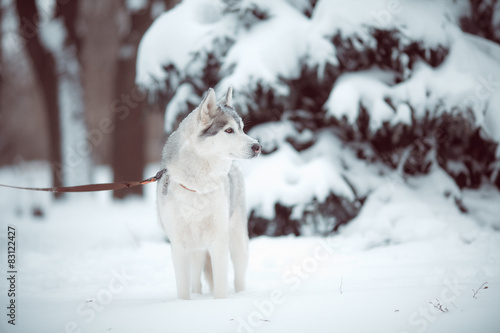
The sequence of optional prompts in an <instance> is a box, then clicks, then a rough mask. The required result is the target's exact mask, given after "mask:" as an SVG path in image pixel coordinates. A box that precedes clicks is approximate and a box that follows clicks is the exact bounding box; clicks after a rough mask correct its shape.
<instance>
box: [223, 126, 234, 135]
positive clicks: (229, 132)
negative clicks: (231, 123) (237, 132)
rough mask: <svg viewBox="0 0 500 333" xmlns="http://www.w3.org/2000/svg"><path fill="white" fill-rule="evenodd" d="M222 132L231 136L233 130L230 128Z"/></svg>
mask: <svg viewBox="0 0 500 333" xmlns="http://www.w3.org/2000/svg"><path fill="white" fill-rule="evenodd" d="M224 132H226V133H228V134H231V133H234V130H233V129H232V128H231V127H229V128H227V129H226V130H225V131H224Z"/></svg>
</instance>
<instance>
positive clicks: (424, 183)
mask: <svg viewBox="0 0 500 333" xmlns="http://www.w3.org/2000/svg"><path fill="white" fill-rule="evenodd" d="M256 161H257V160H256ZM247 167H248V166H247ZM156 168H157V166H151V167H150V168H149V170H148V171H147V172H146V174H147V175H148V176H149V175H150V174H154V172H155V171H156ZM98 175H99V177H97V179H96V180H97V181H106V180H107V179H108V178H109V172H107V171H106V170H101V171H100V172H99V173H98ZM20 176H22V177H20ZM48 177H49V171H48V170H47V169H46V166H45V165H44V164H31V165H26V166H24V167H12V168H2V169H0V183H4V184H5V183H11V184H12V183H17V184H20V185H35V186H43V185H46V184H48V179H49V178H48ZM154 189H155V186H154V185H149V186H146V196H145V198H144V199H138V198H135V199H129V200H126V201H124V202H113V201H112V200H111V193H98V194H93V195H87V194H71V195H68V196H67V198H66V199H65V200H62V201H61V202H54V201H52V200H51V199H50V194H47V193H34V192H21V191H16V190H10V189H0V198H1V200H0V210H1V212H2V213H1V215H0V216H1V217H0V228H1V229H0V239H1V242H0V247H1V250H0V262H1V266H0V267H1V270H2V276H4V278H2V284H1V286H2V287H1V291H0V292H1V297H0V299H1V300H2V304H1V307H2V308H3V309H4V310H3V312H4V313H3V314H2V316H1V317H2V318H3V319H1V324H0V327H1V331H2V332H40V333H42V332H120V333H122V332H305V331H310V332H454V333H455V332H492V333H493V332H498V331H499V330H500V316H498V309H500V233H499V231H498V230H499V229H500V228H499V226H500V223H499V221H500V218H499V216H500V205H499V204H498V203H499V202H500V194H499V192H498V191H497V190H496V189H493V188H488V187H484V188H482V189H480V190H477V191H476V190H467V191H464V192H462V193H461V194H460V195H461V197H462V200H463V204H464V205H465V206H466V207H467V208H468V209H469V213H468V214H463V213H460V211H459V210H458V208H457V206H456V204H455V202H454V199H453V197H454V195H455V194H456V193H453V191H455V190H456V189H455V190H454V189H453V184H452V183H450V182H448V178H447V176H446V175H445V174H444V173H442V172H440V171H439V170H435V171H434V172H432V173H431V174H430V175H428V176H425V177H420V178H412V179H410V180H409V181H408V182H403V181H398V180H397V179H396V178H391V177H387V178H386V181H383V182H381V183H380V184H379V185H378V187H377V188H376V189H374V190H373V192H372V193H371V195H370V196H369V197H368V199H367V201H366V203H365V205H364V207H363V209H362V210H361V212H360V214H359V216H358V217H357V218H356V219H355V220H353V221H352V222H351V223H350V224H349V225H347V226H346V227H345V228H344V229H342V230H341V232H340V233H339V234H338V235H335V236H332V237H329V238H320V237H299V238H296V237H282V238H268V237H259V238H255V239H252V240H251V242H250V264H249V269H248V275H247V276H248V285H247V290H246V291H245V292H242V293H238V294H235V293H234V292H231V293H230V295H229V298H228V299H224V300H214V299H212V298H211V297H210V296H209V295H207V294H203V295H194V297H193V300H190V301H184V300H178V299H177V298H176V289H175V279H174V272H173V267H172V263H171V259H170V246H169V244H168V243H167V242H166V241H165V239H164V236H163V235H162V232H161V230H160V228H159V227H158V225H157V220H156V211H155V204H154ZM443 191H445V192H446V191H448V193H450V194H449V195H448V196H446V195H443ZM34 205H35V206H36V205H39V206H40V207H42V208H43V213H44V216H43V217H33V216H32V214H31V209H32V207H33V206H34ZM8 225H14V226H15V227H16V229H17V233H16V251H17V258H16V269H17V271H18V273H17V281H16V282H17V284H16V287H15V288H16V298H15V299H16V325H15V326H12V325H9V324H7V320H9V317H7V316H6V314H7V311H8V310H7V309H6V307H7V306H8V302H9V300H10V299H11V298H9V297H8V289H9V288H10V284H9V283H8V281H7V279H6V278H5V276H6V275H7V270H8V269H7V253H6V252H7V244H6V238H7V226H8ZM484 283H486V284H484ZM481 286H483V288H484V287H485V286H486V287H487V289H480V288H481ZM204 287H205V288H204V290H205V291H206V289H207V288H206V286H204ZM473 289H474V290H476V291H477V290H479V291H478V293H477V295H475V297H473V295H474V294H473Z"/></svg>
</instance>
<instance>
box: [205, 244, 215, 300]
mask: <svg viewBox="0 0 500 333" xmlns="http://www.w3.org/2000/svg"><path fill="white" fill-rule="evenodd" d="M203 273H204V275H205V279H206V280H207V282H208V286H209V287H210V293H213V292H214V275H213V271H212V259H211V258H210V254H209V253H208V251H207V257H206V258H205V267H203Z"/></svg>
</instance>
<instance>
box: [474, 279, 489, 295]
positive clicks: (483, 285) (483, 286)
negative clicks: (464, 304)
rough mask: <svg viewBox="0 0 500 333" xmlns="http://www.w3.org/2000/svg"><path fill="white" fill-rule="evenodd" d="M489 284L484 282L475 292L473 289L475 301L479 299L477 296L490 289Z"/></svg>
mask: <svg viewBox="0 0 500 333" xmlns="http://www.w3.org/2000/svg"><path fill="white" fill-rule="evenodd" d="M487 284H488V282H484V283H483V284H482V285H481V286H480V287H479V288H478V289H477V290H474V289H472V292H473V294H472V297H474V298H475V299H477V297H476V296H477V294H478V293H479V292H480V291H481V290H482V289H488V286H487Z"/></svg>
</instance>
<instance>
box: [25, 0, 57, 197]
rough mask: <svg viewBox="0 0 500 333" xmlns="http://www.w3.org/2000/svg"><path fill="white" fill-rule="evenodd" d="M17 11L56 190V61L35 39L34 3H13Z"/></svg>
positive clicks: (36, 31)
mask: <svg viewBox="0 0 500 333" xmlns="http://www.w3.org/2000/svg"><path fill="white" fill-rule="evenodd" d="M16 8H17V13H18V17H19V24H20V27H21V28H20V29H21V31H20V34H21V36H22V37H23V39H24V42H25V47H26V50H27V52H28V54H29V57H30V59H31V63H32V65H33V71H34V73H35V76H36V79H37V81H38V84H39V85H40V87H41V88H42V94H43V99H44V104H45V112H46V113H47V118H48V126H49V142H50V152H49V154H50V164H51V167H52V184H53V186H54V187H59V186H62V185H63V168H62V158H61V126H60V121H59V102H58V98H57V97H58V93H57V90H58V79H57V73H56V66H55V61H54V57H53V56H52V54H51V53H50V52H49V51H48V50H47V49H46V48H45V47H44V46H43V45H42V43H41V41H40V38H39V35H38V23H39V22H40V16H39V13H38V9H37V7H36V3H35V0H16ZM61 195H62V194H61V193H54V196H55V197H56V198H57V197H61Z"/></svg>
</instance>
